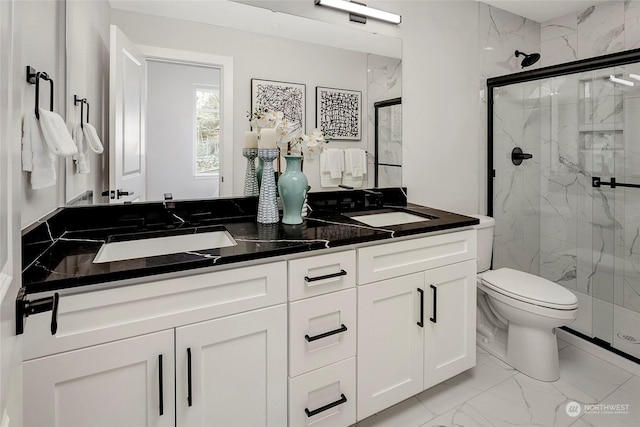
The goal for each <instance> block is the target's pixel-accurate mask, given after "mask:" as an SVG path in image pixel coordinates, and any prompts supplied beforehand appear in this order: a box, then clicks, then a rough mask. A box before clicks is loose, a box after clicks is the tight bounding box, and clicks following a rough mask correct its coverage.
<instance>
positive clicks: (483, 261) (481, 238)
mask: <svg viewBox="0 0 640 427" xmlns="http://www.w3.org/2000/svg"><path fill="white" fill-rule="evenodd" d="M467 216H470V217H472V218H478V219H479V220H480V224H478V225H475V226H474V227H475V229H476V231H477V233H478V273H481V272H483V271H487V270H489V268H491V254H492V251H493V229H494V228H495V226H496V220H495V219H493V218H491V217H490V216H485V215H475V214H474V215H467Z"/></svg>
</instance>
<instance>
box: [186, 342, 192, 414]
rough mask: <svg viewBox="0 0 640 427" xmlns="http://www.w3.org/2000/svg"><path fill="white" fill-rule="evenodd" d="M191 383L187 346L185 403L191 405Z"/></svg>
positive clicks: (189, 351) (188, 349)
mask: <svg viewBox="0 0 640 427" xmlns="http://www.w3.org/2000/svg"><path fill="white" fill-rule="evenodd" d="M191 393H192V384H191V347H189V348H187V404H188V405H189V406H191V405H193V395H192V394H191Z"/></svg>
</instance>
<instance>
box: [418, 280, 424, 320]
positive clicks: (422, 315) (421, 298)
mask: <svg viewBox="0 0 640 427" xmlns="http://www.w3.org/2000/svg"><path fill="white" fill-rule="evenodd" d="M418 293H419V294H420V321H419V322H418V323H417V325H418V326H420V327H421V328H424V291H423V290H422V289H420V288H418Z"/></svg>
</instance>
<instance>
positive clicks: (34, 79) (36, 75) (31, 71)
mask: <svg viewBox="0 0 640 427" xmlns="http://www.w3.org/2000/svg"><path fill="white" fill-rule="evenodd" d="M40 79H42V80H46V81H48V82H49V84H50V85H51V90H50V93H49V111H53V79H52V78H51V77H49V75H48V74H47V73H45V72H41V71H37V72H36V70H35V68H33V67H31V66H29V65H27V83H30V84H35V85H36V118H37V119H38V120H40V111H39V109H38V102H39V99H40Z"/></svg>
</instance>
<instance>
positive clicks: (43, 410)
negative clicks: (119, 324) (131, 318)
mask: <svg viewBox="0 0 640 427" xmlns="http://www.w3.org/2000/svg"><path fill="white" fill-rule="evenodd" d="M173 340H174V335H173V330H168V331H163V332H157V333H154V334H148V335H142V336H140V337H136V338H131V339H126V340H121V341H115V342H112V343H108V344H103V345H98V346H94V347H88V348H83V349H80V350H74V351H69V352H66V353H60V354H56V355H53V356H47V357H42V358H39V359H34V360H30V361H28V362H24V363H23V367H24V372H23V375H24V397H25V399H24V401H25V403H26V406H25V411H24V425H25V427H40V426H51V427H54V426H55V427H78V426H91V427H114V426H123V427H124V426H136V427H144V426H153V427H164V426H166V427H169V426H173V425H174V424H175V407H174V401H175V394H174V393H175V382H174V357H173V350H174V345H173Z"/></svg>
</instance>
